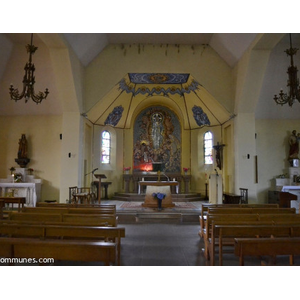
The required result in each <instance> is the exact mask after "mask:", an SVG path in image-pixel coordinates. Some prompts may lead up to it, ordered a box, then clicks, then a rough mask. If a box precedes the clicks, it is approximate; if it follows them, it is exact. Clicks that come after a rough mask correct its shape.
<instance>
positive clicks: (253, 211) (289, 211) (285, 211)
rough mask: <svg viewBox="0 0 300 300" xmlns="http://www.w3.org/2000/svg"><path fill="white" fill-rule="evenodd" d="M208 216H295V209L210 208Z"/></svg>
mask: <svg viewBox="0 0 300 300" xmlns="http://www.w3.org/2000/svg"><path fill="white" fill-rule="evenodd" d="M207 213H208V214H213V215H215V214H228V215H232V214H295V213H296V209H295V208H265V207H263V208H257V207H256V208H225V209H223V208H209V209H208V212H207Z"/></svg>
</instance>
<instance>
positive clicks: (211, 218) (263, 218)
mask: <svg viewBox="0 0 300 300" xmlns="http://www.w3.org/2000/svg"><path fill="white" fill-rule="evenodd" d="M255 222H256V223H259V224H282V223H290V222H296V223H300V215H299V214H242V215H240V214H231V215H227V214H217V215H210V214H208V215H207V219H206V222H205V228H204V231H203V239H204V255H205V257H206V258H207V259H209V252H208V246H209V239H210V238H211V228H212V224H215V225H219V224H220V225H226V224H228V225H232V224H241V225H247V224H248V223H251V224H254V223H255Z"/></svg>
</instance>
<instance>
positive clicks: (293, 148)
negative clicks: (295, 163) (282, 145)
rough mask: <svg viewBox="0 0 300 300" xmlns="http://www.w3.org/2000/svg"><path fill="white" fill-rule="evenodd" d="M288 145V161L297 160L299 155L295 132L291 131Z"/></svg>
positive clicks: (297, 137)
mask: <svg viewBox="0 0 300 300" xmlns="http://www.w3.org/2000/svg"><path fill="white" fill-rule="evenodd" d="M289 145H290V150H289V160H290V159H298V154H299V134H298V136H297V132H296V130H293V131H292V134H291V136H290V138H289Z"/></svg>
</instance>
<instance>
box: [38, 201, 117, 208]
mask: <svg viewBox="0 0 300 300" xmlns="http://www.w3.org/2000/svg"><path fill="white" fill-rule="evenodd" d="M36 207H70V208H71V207H73V208H76V207H78V208H79V207H80V208H85V207H86V208H93V207H94V208H97V207H115V208H116V205H114V204H72V203H48V202H37V203H36Z"/></svg>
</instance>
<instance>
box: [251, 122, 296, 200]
mask: <svg viewBox="0 0 300 300" xmlns="http://www.w3.org/2000/svg"><path fill="white" fill-rule="evenodd" d="M255 126H256V128H255V131H256V134H257V138H256V145H257V146H256V151H257V156H258V184H257V198H258V200H259V202H266V201H267V197H268V190H270V189H274V188H275V177H276V176H278V175H280V174H283V173H288V171H289V170H288V168H289V164H288V161H287V158H288V151H289V144H288V139H289V136H290V134H291V132H292V130H293V129H295V130H296V131H297V133H298V132H300V120H278V119H277V120H273V119H267V120H256V124H255Z"/></svg>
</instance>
